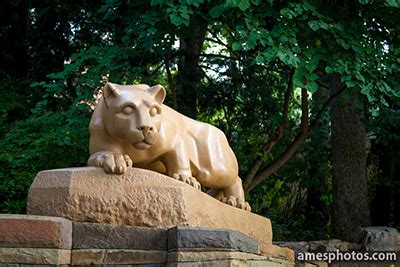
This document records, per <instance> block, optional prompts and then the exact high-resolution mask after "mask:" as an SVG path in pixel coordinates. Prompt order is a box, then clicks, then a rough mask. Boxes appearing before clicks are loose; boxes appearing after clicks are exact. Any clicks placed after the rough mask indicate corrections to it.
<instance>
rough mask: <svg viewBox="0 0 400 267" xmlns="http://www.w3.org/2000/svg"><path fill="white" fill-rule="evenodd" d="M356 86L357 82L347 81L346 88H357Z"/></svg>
mask: <svg viewBox="0 0 400 267" xmlns="http://www.w3.org/2000/svg"><path fill="white" fill-rule="evenodd" d="M356 85H357V82H355V81H347V82H346V86H347V87H348V88H351V87H355V86H356Z"/></svg>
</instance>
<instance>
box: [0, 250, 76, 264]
mask: <svg viewBox="0 0 400 267" xmlns="http://www.w3.org/2000/svg"><path fill="white" fill-rule="evenodd" d="M70 259H71V250H66V249H53V248H0V262H1V263H19V264H54V265H60V264H70Z"/></svg>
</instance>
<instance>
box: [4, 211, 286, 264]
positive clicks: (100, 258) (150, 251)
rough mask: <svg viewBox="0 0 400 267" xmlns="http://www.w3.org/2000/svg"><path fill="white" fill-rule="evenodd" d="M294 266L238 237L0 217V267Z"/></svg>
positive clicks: (279, 252) (282, 253)
mask: <svg viewBox="0 0 400 267" xmlns="http://www.w3.org/2000/svg"><path fill="white" fill-rule="evenodd" d="M27 265H29V266H32V265H35V266H55V265H57V266H71V265H72V266H81V265H91V266H152V267H156V266H179V267H181V266H188V267H189V266H194V267H197V266H198V267H200V266H257V267H258V266H259V267H261V266H294V258H293V251H292V250H290V249H287V248H280V247H278V246H274V245H272V244H262V243H260V242H259V241H257V240H255V239H253V238H251V237H249V236H247V235H244V234H242V233H239V232H236V231H232V230H225V229H210V228H194V227H182V226H178V227H173V228H147V227H136V226H126V225H109V224H99V223H86V222H71V221H70V220H67V219H64V218H60V217H47V216H32V215H1V214H0V266H10V267H14V266H15V267H16V266H27Z"/></svg>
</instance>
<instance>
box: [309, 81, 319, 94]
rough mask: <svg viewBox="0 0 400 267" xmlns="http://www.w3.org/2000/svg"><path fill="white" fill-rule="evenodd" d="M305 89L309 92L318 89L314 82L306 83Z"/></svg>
mask: <svg viewBox="0 0 400 267" xmlns="http://www.w3.org/2000/svg"><path fill="white" fill-rule="evenodd" d="M307 90H308V91H309V92H310V93H315V92H316V91H317V90H318V84H317V83H316V82H309V83H307Z"/></svg>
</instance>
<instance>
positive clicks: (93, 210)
mask: <svg viewBox="0 0 400 267" xmlns="http://www.w3.org/2000/svg"><path fill="white" fill-rule="evenodd" d="M28 214H32V215H46V216H57V217H63V218H67V219H70V220H71V221H75V222H96V223H106V224H113V225H133V226H146V227H155V228H170V227H174V226H191V227H204V228H223V229H229V230H234V231H238V232H240V233H243V234H246V235H248V236H250V237H252V238H254V239H256V240H258V241H260V242H262V243H263V244H265V245H266V246H268V245H270V244H271V243H272V229H271V222H270V220H269V219H267V218H265V217H262V216H259V215H256V214H254V213H250V212H247V211H244V210H240V209H238V208H234V207H231V206H228V205H226V204H224V203H222V202H220V201H218V200H216V199H214V198H213V197H210V196H208V195H207V194H205V193H203V192H200V191H199V190H196V189H195V188H193V187H191V186H190V185H187V184H185V183H183V182H180V181H177V180H175V179H173V178H170V177H168V176H165V175H162V174H159V173H156V172H152V171H149V170H144V169H138V168H131V169H129V170H128V172H127V173H126V174H124V175H111V174H106V173H104V171H103V170H102V169H100V168H94V167H83V168H68V169H59V170H49V171H42V172H40V173H39V174H38V175H37V176H36V178H35V180H34V182H33V184H32V186H31V188H30V190H29V196H28Z"/></svg>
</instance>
